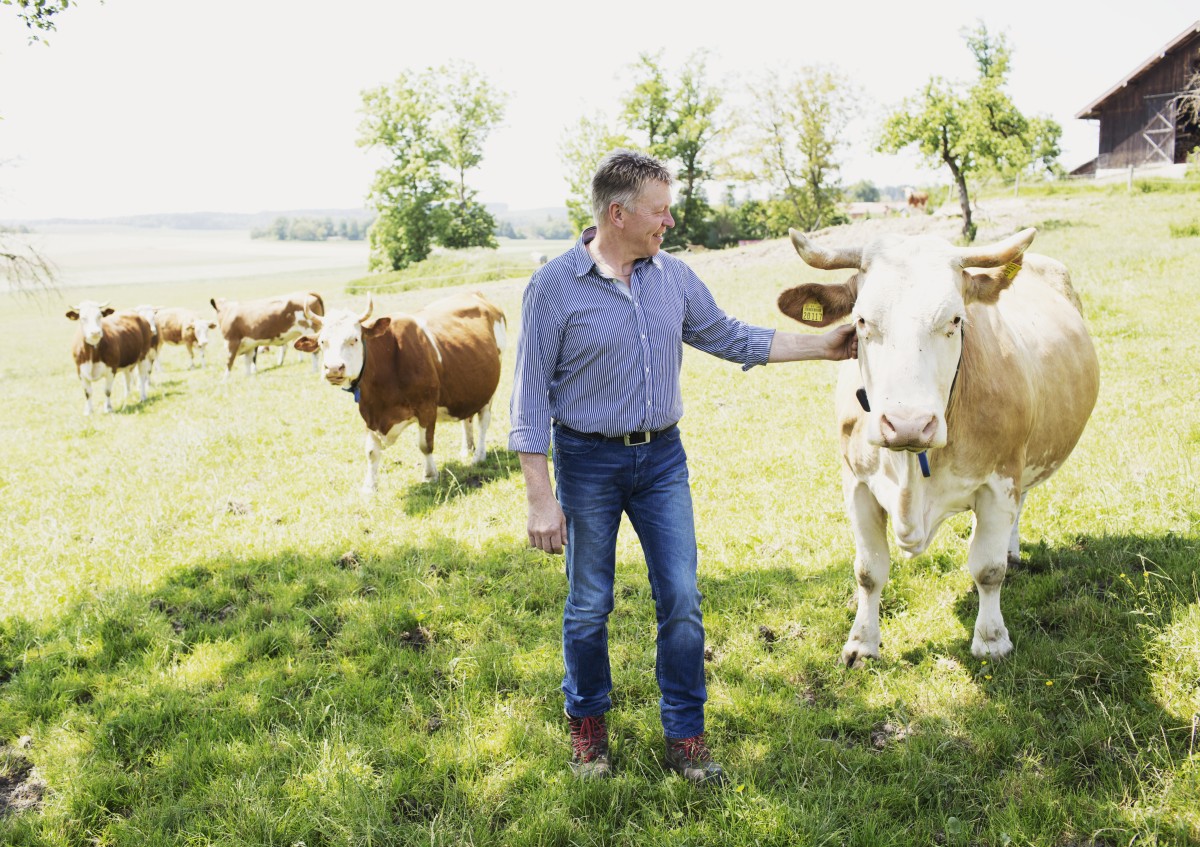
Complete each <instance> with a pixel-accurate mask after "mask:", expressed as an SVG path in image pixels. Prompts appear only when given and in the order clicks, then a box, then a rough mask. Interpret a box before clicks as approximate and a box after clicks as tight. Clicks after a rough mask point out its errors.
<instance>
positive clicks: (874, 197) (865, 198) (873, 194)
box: [846, 179, 881, 203]
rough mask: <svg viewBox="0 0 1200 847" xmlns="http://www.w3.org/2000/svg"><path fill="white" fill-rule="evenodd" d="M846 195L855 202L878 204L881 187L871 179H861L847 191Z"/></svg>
mask: <svg viewBox="0 0 1200 847" xmlns="http://www.w3.org/2000/svg"><path fill="white" fill-rule="evenodd" d="M846 194H847V195H848V196H850V197H851V198H852V199H854V200H859V201H861V202H863V203H878V202H879V198H880V196H881V195H880V193H879V186H877V185H876V184H875V183H873V182H871V181H870V180H869V179H861V180H859V181H858V182H856V183H854V185H852V186H850V187H849V188H848V189H846Z"/></svg>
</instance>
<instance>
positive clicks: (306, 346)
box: [292, 335, 317, 353]
mask: <svg viewBox="0 0 1200 847" xmlns="http://www.w3.org/2000/svg"><path fill="white" fill-rule="evenodd" d="M292 346H293V347H295V348H296V349H297V350H299V351H300V352H301V353H316V352H317V339H316V338H315V337H314V336H311V335H302V336H300V337H299V338H297V339H296V340H295V342H294V343H293V344H292Z"/></svg>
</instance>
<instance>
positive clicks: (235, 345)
mask: <svg viewBox="0 0 1200 847" xmlns="http://www.w3.org/2000/svg"><path fill="white" fill-rule="evenodd" d="M210 302H211V303H212V307H213V308H214V309H216V310H217V321H218V322H219V323H220V326H221V334H222V335H223V336H225V344H226V347H227V348H228V350H229V361H228V362H227V363H226V364H225V377H226V378H228V377H229V374H230V372H231V371H232V370H233V363H234V362H235V361H236V360H237V357H238V355H239V354H240V355H242V356H244V357H245V362H246V375H247V376H252V375H254V374H255V373H256V372H257V371H258V348H259V346H263V347H276V346H277V347H279V364H280V365H282V364H283V356H284V353H285V352H286V351H287V344H288V342H290V341H292V340H293V339H296V338H299V337H300V336H301V335H303V334H304V333H306V332H310V331H312V330H313V324H312V322H311V320H310V318H308V317H305V313H306V312H307V313H309V314H311V315H315V316H317V317H320V316H321V315H323V314H325V303H324V301H322V300H321V295H320V294H317V293H315V292H312V291H308V292H304V291H301V292H297V293H295V294H284V295H282V296H280V297H270V298H267V299H265V300H247V301H246V302H244V303H239V302H236V301H233V300H226V299H225V298H223V297H215V298H213V299H212V300H211V301H210ZM316 370H317V359H316V357H315V356H314V357H313V372H314V373H315V372H316Z"/></svg>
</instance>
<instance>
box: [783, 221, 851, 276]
mask: <svg viewBox="0 0 1200 847" xmlns="http://www.w3.org/2000/svg"><path fill="white" fill-rule="evenodd" d="M788 234H789V235H791V237H792V246H793V247H795V248H796V252H797V253H799V254H800V258H801V259H803V260H804V261H805V262H807V263H808V264H809V265H811V266H812V267H814V268H820V269H821V270H823V271H836V270H838V269H839V268H855V269H857V268H858V267H860V266H861V265H862V248H861V247H831V248H826V247H818V246H817V245H816V244H813V243H812V241H810V240H809V239H808V238H807V237H806V236H805V235H804V234H803V233H801V232H797V231H796V230H794V229H789V230H788Z"/></svg>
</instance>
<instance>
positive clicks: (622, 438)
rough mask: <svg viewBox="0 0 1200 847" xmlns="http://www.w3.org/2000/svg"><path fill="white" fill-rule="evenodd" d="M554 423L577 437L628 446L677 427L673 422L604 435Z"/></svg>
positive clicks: (636, 444)
mask: <svg viewBox="0 0 1200 847" xmlns="http://www.w3.org/2000/svg"><path fill="white" fill-rule="evenodd" d="M554 425H555V426H556V427H558V428H559V429H561V430H562V431H563V432H565V433H567V435H574V436H575V437H577V438H590V439H591V440H592V441H607V442H609V443H610V444H624V445H625V446H626V447H636V446H638V445H640V444H649V443H650V442H651V441H652V440H653V439H655V438H658V437H659V436H660V435H666V434H667V433H668V432H670V431H671V430H673V429H675V424H671V425H670V426H665V427H663V428H662V429H652V430H647V431H645V432H629V433H626V434H625V435H604V434H603V433H600V432H580V431H579V430H577V429H571V427H569V426H567V425H566V424H564V423H558V422H555V424H554Z"/></svg>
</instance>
